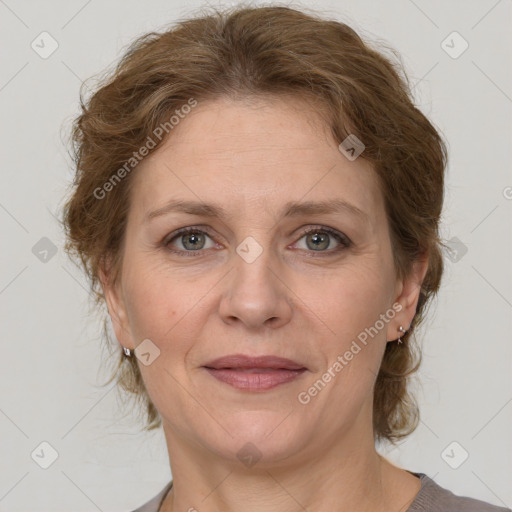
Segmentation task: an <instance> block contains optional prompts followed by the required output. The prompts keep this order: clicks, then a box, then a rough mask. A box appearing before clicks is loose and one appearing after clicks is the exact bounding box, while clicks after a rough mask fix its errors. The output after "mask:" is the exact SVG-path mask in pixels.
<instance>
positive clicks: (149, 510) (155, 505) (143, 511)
mask: <svg viewBox="0 0 512 512" xmlns="http://www.w3.org/2000/svg"><path fill="white" fill-rule="evenodd" d="M171 487H172V480H171V481H170V482H169V483H168V484H167V485H166V486H165V487H164V488H163V489H162V490H161V491H160V492H159V493H158V494H157V495H156V496H155V497H153V498H151V499H150V500H149V501H147V502H146V503H144V505H142V506H140V507H139V508H137V509H135V510H132V512H158V509H159V508H160V505H161V503H162V501H163V500H164V498H165V496H166V494H167V493H168V492H169V491H170V490H171Z"/></svg>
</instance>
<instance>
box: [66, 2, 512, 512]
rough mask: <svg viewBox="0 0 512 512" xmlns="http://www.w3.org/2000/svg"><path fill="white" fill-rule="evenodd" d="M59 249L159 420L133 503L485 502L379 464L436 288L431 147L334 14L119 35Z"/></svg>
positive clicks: (375, 55) (245, 18)
mask: <svg viewBox="0 0 512 512" xmlns="http://www.w3.org/2000/svg"><path fill="white" fill-rule="evenodd" d="M74 141H75V143H76V146H75V148H76V172H77V175H76V180H75V183H74V189H73V193H72V196H71V197H70V199H69V201H68V203H67V205H66V208H65V225H66V228H67V236H68V244H67V250H68V252H69V253H70V254H72V255H73V254H74V255H77V256H78V257H79V258H80V260H81V261H82V262H83V264H84V267H85V269H86V271H87V272H88V276H89V278H90V280H91V285H92V287H93V290H94V291H95V292H96V294H97V300H98V304H100V303H102V301H105V303H106V305H107V307H108V312H109V315H110V318H111V321H112V325H113V328H114V331H115V335H116V338H117V341H118V342H119V344H120V346H121V347H122V348H120V349H119V354H120V359H119V365H118V368H117V372H116V374H115V375H114V376H113V378H114V377H115V378H116V379H117V380H118V383H119V385H120V387H122V388H124V389H126V390H129V391H131V392H132V393H134V395H135V396H137V397H139V398H140V399H142V400H143V401H144V403H145V404H146V406H147V416H148V417H147V420H148V428H156V427H158V426H160V425H162V427H163V430H164V433H165V439H166V442H167V448H168V453H169V460H170V465H171V470H172V475H173V481H172V482H170V483H169V485H167V486H166V487H165V488H164V489H163V490H162V492H161V493H159V495H158V496H156V497H154V498H153V499H152V500H151V501H150V502H148V503H147V504H146V505H145V506H143V507H141V508H139V509H137V510H138V511H139V512H142V511H145V512H149V511H157V510H159V511H162V512H170V511H174V512H176V511H178V510H179V511H185V510H188V511H193V510H200V511H220V510H222V511H235V510H236V511H240V510H243V511H244V512H251V511H274V510H279V511H281V512H282V511H288V510H290V511H292V510H293V511H296V510H310V511H323V510H351V511H373V512H375V511H377V512H378V511H406V510H407V511H409V512H413V511H414V512H416V511H420V510H450V511H469V510H479V511H498V510H507V509H504V508H499V507H495V506H492V505H490V504H486V503H484V502H481V501H477V500H474V499H470V498H464V497H458V496H455V495H454V494H452V493H451V492H449V491H448V490H446V489H443V488H441V487H440V486H438V485H437V484H436V483H435V482H434V481H433V480H432V479H430V478H429V477H428V476H427V475H425V474H423V473H413V472H410V471H407V470H404V469H401V468H398V467H396V466H395V465H393V464H391V463H390V462H389V461H387V460H386V459H385V458H384V457H382V456H381V455H379V454H378V452H377V451H376V447H375V445H376V442H380V441H390V442H395V441H396V440H398V439H400V438H403V437H405V436H406V435H408V434H409V433H411V432H412V431H413V430H414V429H415V427H416V425H417V423H418V412H417V409H416V405H415V401H414V399H413V397H412V396H411V395H410V394H409V392H408V389H407V378H408V376H409V375H411V374H412V373H413V372H414V371H415V370H416V369H417V368H418V365H419V358H418V357H417V354H415V345H414V343H413V341H412V338H411V336H412V335H413V333H414V331H415V330H416V329H417V327H418V325H419V324H420V322H421V321H422V319H423V317H424V314H425V308H426V306H427V305H428V303H429V302H430V300H431V299H432V298H433V297H434V296H435V294H436V292H437V291H438V289H439V286H440V281H441V276H442V271H443V260H442V252H441V249H442V245H443V244H442V241H441V240H440V238H439V235H438V226H439V220H440V215H441V210H442V203H443V180H444V169H445V166H446V147H445V144H444V142H443V140H442V139H441V137H440V135H439V134H438V132H437V131H436V130H435V128H434V127H433V126H432V124H431V123H430V122H429V121H428V120H427V119H426V118H425V116H424V115H423V114H422V113H421V112H420V111H419V110H418V109H417V108H415V107H414V105H413V103H412V101H411V99H410V93H409V90H408V88H407V82H406V78H405V76H403V75H402V74H401V72H400V71H398V66H396V65H395V64H394V63H392V62H391V61H390V60H388V59H387V58H385V57H384V56H383V55H382V54H380V53H379V52H377V51H375V50H373V49H372V48H371V47H370V46H369V45H368V44H366V43H364V42H363V41H362V40H361V39H360V37H359V36H358V35H357V34H356V33H355V32H354V31H353V30H352V29H351V28H349V27H348V26H346V25H344V24H342V23H338V22H334V21H326V20H322V19H320V18H319V17H317V16H315V15H314V14H310V15H309V14H305V13H303V12H299V11H297V10H294V9H290V8H285V7H266V8H240V9H232V10H231V11H229V12H216V13H214V14H211V15H205V16H204V17H200V18H196V19H190V20H187V21H184V22H181V23H180V24H178V25H177V26H176V27H174V28H172V29H170V30H169V31H167V32H164V33H162V34H157V33H151V34H147V35H146V36H144V37H142V38H140V39H139V40H138V41H136V42H135V43H134V44H133V46H132V47H131V48H130V51H128V52H127V53H126V55H125V56H124V57H123V59H122V60H121V62H120V64H119V66H118V67H117V69H116V70H115V73H114V74H113V76H112V77H111V78H110V79H109V80H108V81H106V82H105V83H103V84H102V85H101V87H100V88H98V90H97V91H96V92H95V93H94V95H93V96H92V97H91V98H90V99H89V100H88V101H87V102H82V113H81V115H80V116H79V117H78V119H77V120H76V122H75V127H74Z"/></svg>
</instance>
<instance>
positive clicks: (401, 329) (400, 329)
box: [397, 326, 405, 345]
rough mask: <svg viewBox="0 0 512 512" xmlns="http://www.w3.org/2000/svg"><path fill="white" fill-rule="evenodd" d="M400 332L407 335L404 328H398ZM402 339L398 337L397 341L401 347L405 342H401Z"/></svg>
mask: <svg viewBox="0 0 512 512" xmlns="http://www.w3.org/2000/svg"><path fill="white" fill-rule="evenodd" d="M398 330H399V332H401V333H403V334H405V330H404V328H403V327H402V326H400V327H399V328H398ZM400 338H401V336H398V340H397V341H398V344H399V345H401V344H402V343H403V342H402V340H401V339H400Z"/></svg>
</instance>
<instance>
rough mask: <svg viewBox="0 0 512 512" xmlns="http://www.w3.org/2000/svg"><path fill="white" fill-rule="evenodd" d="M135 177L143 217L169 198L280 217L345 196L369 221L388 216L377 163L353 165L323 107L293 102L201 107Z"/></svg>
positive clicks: (222, 102)
mask: <svg viewBox="0 0 512 512" xmlns="http://www.w3.org/2000/svg"><path fill="white" fill-rule="evenodd" d="M133 179H134V182H133V185H134V186H133V189H132V207H133V208H134V209H135V212H133V214H134V215H137V216H138V217H142V216H144V215H146V214H147V211H148V210H149V209H154V208H157V207H158V206H163V205H164V204H165V203H167V202H168V201H169V200H170V199H189V200H195V201H201V200H203V201H205V202H208V203H211V202H215V203H217V204H219V203H222V204H223V205H224V206H225V208H224V209H229V208H232V209H233V211H241V210H240V208H243V209H244V210H245V209H246V208H248V207H249V208H250V207H251V206H252V207H257V206H258V205H259V207H261V206H262V205H265V207H268V209H269V210H271V211H278V210H280V206H281V205H282V203H284V202H290V201H299V200H300V199H303V200H305V201H306V200H307V201H314V200H326V199H332V198H341V199H344V200H346V201H347V202H350V203H352V204H354V205H355V206H357V207H358V208H359V209H361V210H363V211H365V212H366V213H367V214H368V216H369V217H372V216H373V215H375V214H377V213H382V211H380V212H379V207H382V197H381V193H380V190H379V186H378V180H377V177H376V174H375V172H374V170H373V168H372V166H371V164H370V163H369V162H367V161H366V160H364V159H363V158H357V159H356V160H354V161H349V160H348V159H347V158H346V157H345V156H344V155H343V154H342V153H341V152H340V151H339V150H338V146H337V144H336V142H335V141H334V140H333V138H332V136H331V134H330V129H329V127H328V126H327V125H326V123H325V121H324V120H323V118H322V117H321V115H320V113H319V112H318V109H316V108H315V106H314V105H312V104H311V103H308V102H306V101H304V100H303V99H301V98H295V97H293V98H292V97H284V98H283V97H280V98H268V99H267V98H265V99H260V98H258V99H254V98H253V99H251V100H250V101H247V100H241V101H240V100H231V99H227V98H220V99H216V100H209V101H205V102H199V103H198V105H197V106H196V107H195V108H194V109H193V110H192V111H191V112H190V114H187V115H186V116H184V118H183V119H181V120H180V122H179V124H178V125H176V126H175V127H174V128H173V130H172V131H171V132H170V135H169V136H168V137H167V139H166V140H165V141H164V142H163V143H162V145H161V146H160V147H159V148H158V149H157V150H156V151H155V152H153V153H152V154H150V155H149V156H148V157H146V158H145V159H144V160H143V161H142V162H141V163H139V165H138V166H137V168H136V172H135V176H133ZM372 212H373V213H372Z"/></svg>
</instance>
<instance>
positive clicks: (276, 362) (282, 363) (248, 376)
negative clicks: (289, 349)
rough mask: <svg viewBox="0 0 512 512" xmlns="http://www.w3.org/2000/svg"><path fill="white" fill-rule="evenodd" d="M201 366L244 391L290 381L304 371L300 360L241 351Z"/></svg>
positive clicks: (220, 379) (262, 389) (266, 387)
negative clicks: (241, 352)
mask: <svg viewBox="0 0 512 512" xmlns="http://www.w3.org/2000/svg"><path fill="white" fill-rule="evenodd" d="M204 368H205V369H206V371H208V373H209V374H210V375H211V376H213V377H215V378H216V379H217V380H219V381H221V382H224V383H226V384H229V385H230V386H232V387H234V388H236V389H240V390H244V391H266V390H268V389H272V388H275V387H276V386H279V385H282V384H286V383H288V382H291V381H293V380H295V379H296V378H297V377H299V376H300V375H302V373H304V372H305V371H307V368H306V367H305V366H303V365H301V364H300V363H297V362H295V361H292V360H290V359H285V358H283V357H276V356H258V357H250V356H245V355H243V354H234V355H230V356H226V357H221V358H219V359H215V360H213V361H210V362H209V363H207V364H206V365H204Z"/></svg>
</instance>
